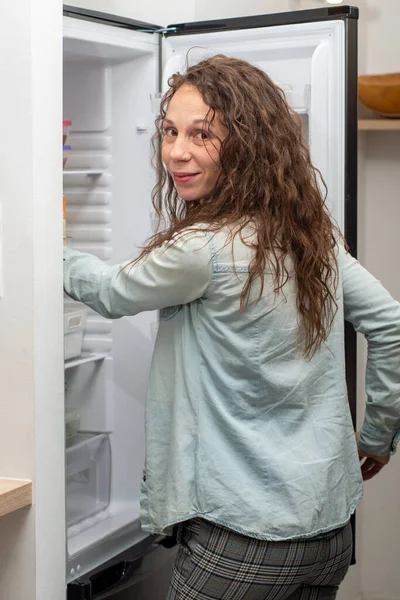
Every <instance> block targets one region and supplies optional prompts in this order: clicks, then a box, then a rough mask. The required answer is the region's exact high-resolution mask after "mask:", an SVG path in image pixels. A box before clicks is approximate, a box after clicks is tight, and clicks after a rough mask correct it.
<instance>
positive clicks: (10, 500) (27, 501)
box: [0, 478, 32, 517]
mask: <svg viewBox="0 0 400 600" xmlns="http://www.w3.org/2000/svg"><path fill="white" fill-rule="evenodd" d="M31 504H32V481H24V480H21V479H1V478H0V517H3V516H4V515H8V514H9V513H12V512H14V511H16V510H19V509H20V508H24V507H26V506H30V505H31Z"/></svg>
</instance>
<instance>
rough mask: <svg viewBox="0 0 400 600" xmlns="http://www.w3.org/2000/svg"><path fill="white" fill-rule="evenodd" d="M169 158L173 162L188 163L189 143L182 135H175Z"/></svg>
mask: <svg viewBox="0 0 400 600" xmlns="http://www.w3.org/2000/svg"><path fill="white" fill-rule="evenodd" d="M170 158H171V160H174V161H180V160H184V161H188V160H190V158H191V154H190V141H189V140H188V139H187V137H186V136H184V135H177V136H176V138H175V140H174V144H173V146H172V148H171V151H170Z"/></svg>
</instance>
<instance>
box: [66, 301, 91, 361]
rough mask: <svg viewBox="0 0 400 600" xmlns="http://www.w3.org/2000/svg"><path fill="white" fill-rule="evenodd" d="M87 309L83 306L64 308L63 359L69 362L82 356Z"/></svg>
mask: <svg viewBox="0 0 400 600" xmlns="http://www.w3.org/2000/svg"><path fill="white" fill-rule="evenodd" d="M86 317H87V309H86V308H85V307H84V306H77V307H73V308H66V307H65V308H64V359H65V360H70V359H71V358H76V357H77V356H80V355H81V354H82V342H83V330H84V328H85V325H86Z"/></svg>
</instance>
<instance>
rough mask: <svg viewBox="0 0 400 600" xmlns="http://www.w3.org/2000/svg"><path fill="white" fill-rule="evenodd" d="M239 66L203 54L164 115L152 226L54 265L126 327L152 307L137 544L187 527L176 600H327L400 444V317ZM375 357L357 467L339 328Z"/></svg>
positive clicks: (270, 100) (298, 136) (299, 149)
mask: <svg viewBox="0 0 400 600" xmlns="http://www.w3.org/2000/svg"><path fill="white" fill-rule="evenodd" d="M294 117H295V115H294V114H293V113H292V111H291V110H290V108H289V107H288V105H287V103H286V101H285V99H284V96H283V94H282V93H281V91H280V90H279V89H278V88H277V87H276V86H275V85H274V84H273V83H272V81H271V80H270V79H269V78H268V76H267V75H266V74H265V73H264V72H263V71H261V70H259V69H257V68H256V67H253V66H251V65H250V64H248V63H246V62H244V61H241V60H237V59H233V58H227V57H224V56H221V55H220V56H214V57H213V58H209V59H207V60H203V61H202V62H200V63H199V64H197V65H195V66H192V67H190V68H188V70H187V72H186V73H184V74H177V75H174V76H173V77H172V78H171V80H170V89H169V90H168V92H167V93H166V95H165V96H164V98H163V101H162V103H161V115H160V118H159V119H158V121H157V134H156V141H159V142H160V146H159V147H160V154H159V155H157V169H158V174H159V179H158V184H157V186H156V188H155V189H154V192H153V203H154V205H155V207H156V209H157V211H158V214H159V216H160V217H161V218H163V219H164V223H167V225H166V226H165V228H164V229H162V230H161V231H159V232H158V233H157V234H156V235H155V236H154V237H153V238H151V239H150V240H149V242H148V243H147V245H146V246H145V248H144V250H143V251H142V253H141V255H140V256H139V258H138V259H136V260H134V261H133V262H131V263H128V264H127V265H116V266H114V267H110V266H107V265H105V264H103V263H102V262H101V261H99V260H98V259H97V258H95V257H91V256H89V255H86V254H81V253H79V252H77V251H74V250H69V249H66V250H65V289H66V291H67V293H68V294H70V295H71V296H72V297H74V298H76V299H77V300H80V301H82V302H85V303H86V304H88V305H89V306H91V307H92V308H94V309H95V310H96V311H98V312H99V313H100V314H102V315H104V316H107V317H110V318H118V317H122V316H124V315H134V314H137V313H138V312H140V311H145V310H153V309H160V310H161V313H160V328H159V333H158V337H157V342H156V346H155V351H154V358H153V364H152V370H151V375H150V380H149V389H148V399H147V408H146V437H147V441H146V444H147V447H146V469H145V474H144V477H143V482H142V505H141V508H142V524H143V528H144V530H145V531H148V532H152V533H163V534H169V533H171V531H172V528H173V526H174V525H175V524H178V523H179V524H180V526H179V542H180V549H179V552H178V555H177V561H176V565H175V570H174V573H173V576H172V581H171V587H170V591H169V595H168V600H173V599H178V598H179V599H181V600H189V599H196V600H210V599H212V598H214V599H216V600H228V599H232V600H240V599H246V600H256V599H257V600H259V599H263V600H269V599H272V598H274V599H275V600H277V599H289V598H290V600H295V599H296V600H297V599H302V600H306V599H311V598H312V599H317V598H318V599H332V598H334V597H335V595H336V591H337V587H338V585H339V584H340V582H341V581H342V579H343V577H344V576H345V574H346V572H347V569H348V566H349V562H350V556H351V547H352V539H351V528H350V525H349V518H350V515H351V514H352V512H353V511H354V510H355V507H356V505H357V503H358V502H359V500H360V498H361V495H362V474H361V470H360V464H359V454H358V451H359V453H360V456H361V457H368V458H367V460H366V462H365V463H364V465H363V471H364V477H365V478H369V477H371V476H373V475H374V474H375V473H376V472H378V471H379V469H380V468H381V467H382V466H383V465H384V464H386V463H387V462H388V460H389V456H390V452H391V451H394V449H395V445H396V440H397V437H396V432H397V430H398V429H399V428H400V399H399V392H398V389H399V356H400V305H399V304H398V303H397V302H395V301H394V300H393V299H392V298H391V297H390V295H389V294H388V292H386V291H385V290H384V289H383V288H382V286H381V285H380V284H379V282H377V281H376V280H375V279H374V278H373V277H372V276H371V275H370V274H369V273H368V272H367V271H365V270H364V269H363V268H362V267H361V266H360V264H359V263H358V262H357V261H356V260H355V259H353V258H352V257H351V256H350V255H349V254H348V253H347V252H346V250H345V248H344V245H343V243H342V240H341V237H340V235H339V232H338V231H337V229H336V228H335V226H334V225H333V224H332V222H331V220H330V218H329V216H328V214H327V213H326V211H325V208H324V199H323V197H322V196H321V192H320V187H319V186H318V174H317V172H316V170H315V168H313V166H312V164H311V162H310V156H309V152H308V150H307V148H306V146H305V144H304V143H303V141H302V133H301V124H300V123H299V121H298V120H297V119H296V118H294ZM345 319H346V320H349V321H351V322H352V323H353V325H354V327H355V329H356V330H357V331H360V332H362V333H363V334H364V335H366V336H367V338H368V342H369V352H368V366H367V392H368V403H367V410H366V417H365V421H364V424H363V427H362V428H361V432H360V436H359V439H358V451H357V444H356V439H355V436H354V432H353V428H352V422H351V417H350V412H349V407H348V402H347V395H346V381H345V359H344V320H345Z"/></svg>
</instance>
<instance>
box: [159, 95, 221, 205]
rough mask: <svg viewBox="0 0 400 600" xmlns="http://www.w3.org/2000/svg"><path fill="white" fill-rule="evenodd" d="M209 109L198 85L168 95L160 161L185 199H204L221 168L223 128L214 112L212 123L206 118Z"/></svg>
mask: <svg viewBox="0 0 400 600" xmlns="http://www.w3.org/2000/svg"><path fill="white" fill-rule="evenodd" d="M208 111H209V107H208V106H207V104H205V103H204V100H203V98H202V96H201V94H200V92H199V91H198V90H197V88H195V87H194V86H192V85H183V86H182V87H180V88H179V89H178V90H177V91H176V92H175V94H174V95H173V97H172V98H171V100H170V102H169V105H168V109H167V114H166V116H165V119H164V123H163V128H164V137H163V142H162V160H163V162H164V164H165V166H166V167H167V169H168V172H169V173H170V175H171V177H172V178H173V180H174V182H175V186H176V190H177V192H178V194H179V196H180V198H182V200H186V201H187V202H190V201H193V200H200V199H201V198H206V197H207V196H208V195H209V194H210V193H211V192H212V191H213V189H214V188H215V184H216V182H217V179H218V176H219V174H220V171H221V167H220V161H219V154H220V149H221V143H222V141H223V139H224V138H225V136H226V129H225V127H224V126H223V125H222V123H221V121H220V120H219V118H218V115H217V114H216V115H215V119H214V121H213V123H212V124H211V125H210V124H209V123H208V122H207V121H205V119H206V116H207V113H208Z"/></svg>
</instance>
